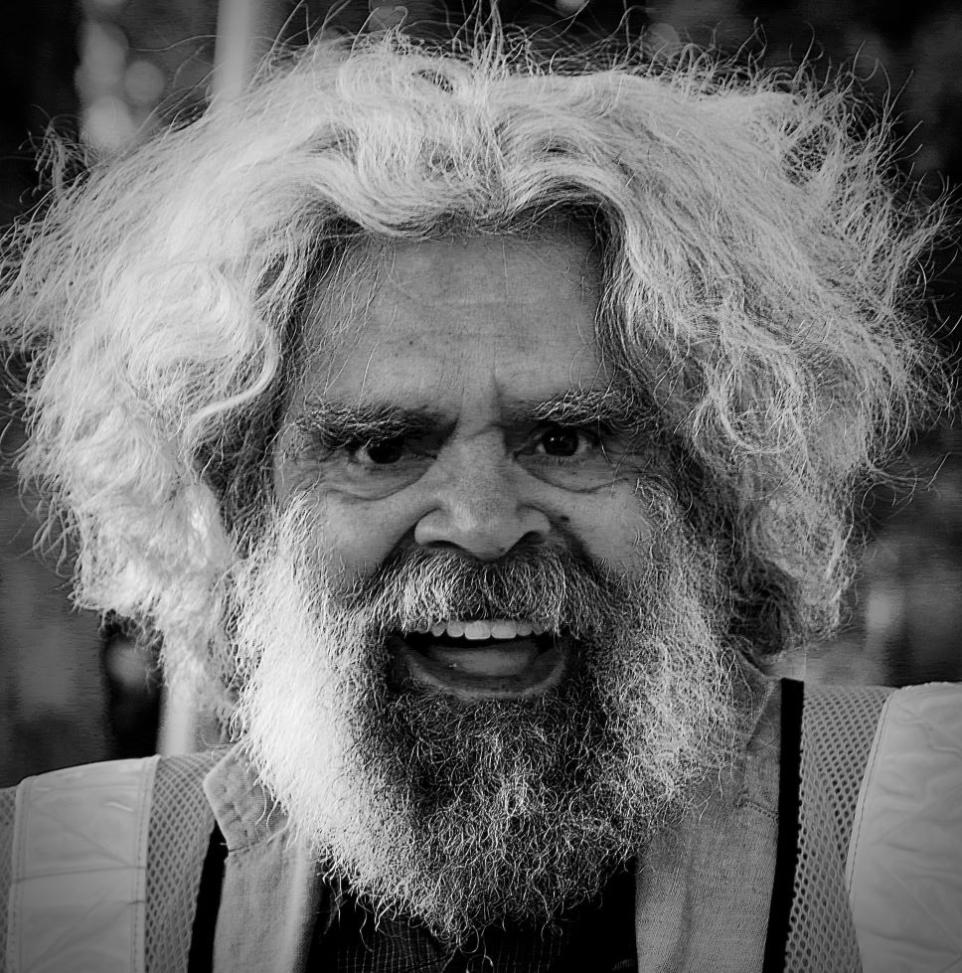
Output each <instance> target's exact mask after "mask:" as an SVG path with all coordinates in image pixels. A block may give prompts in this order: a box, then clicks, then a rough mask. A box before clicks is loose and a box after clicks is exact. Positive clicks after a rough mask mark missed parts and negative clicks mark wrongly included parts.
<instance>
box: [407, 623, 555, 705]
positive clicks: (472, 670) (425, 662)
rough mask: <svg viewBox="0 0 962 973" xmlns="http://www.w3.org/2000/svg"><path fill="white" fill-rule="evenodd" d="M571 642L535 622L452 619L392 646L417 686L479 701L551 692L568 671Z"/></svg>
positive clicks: (424, 629) (408, 635) (409, 633)
mask: <svg viewBox="0 0 962 973" xmlns="http://www.w3.org/2000/svg"><path fill="white" fill-rule="evenodd" d="M568 641H569V640H568V639H566V638H565V637H564V636H563V635H561V634H559V633H558V632H554V631H548V630H546V628H545V626H544V625H540V624H538V623H536V622H529V621H511V620H507V619H484V620H474V621H465V620H460V619H452V620H449V621H445V622H439V623H436V624H434V625H432V626H431V627H430V628H428V627H427V626H422V627H421V630H419V631H417V632H403V633H398V634H396V635H392V636H391V637H390V638H389V640H388V644H389V646H390V647H391V648H393V649H394V650H395V651H396V653H397V654H398V656H399V658H400V660H401V661H403V663H404V666H405V668H406V670H407V674H408V675H410V676H411V677H412V678H413V679H414V680H415V681H416V682H420V683H422V684H425V685H428V686H430V687H433V688H434V689H440V690H442V691H445V692H449V693H453V694H454V695H458V696H463V697H470V698H477V697H480V696H496V697H515V696H526V695H532V694H535V693H540V692H544V691H545V690H547V689H549V688H551V686H553V685H555V684H556V683H557V682H558V681H559V680H560V678H561V675H562V673H563V670H564V668H565V661H566V659H567V656H568V652H567V647H568Z"/></svg>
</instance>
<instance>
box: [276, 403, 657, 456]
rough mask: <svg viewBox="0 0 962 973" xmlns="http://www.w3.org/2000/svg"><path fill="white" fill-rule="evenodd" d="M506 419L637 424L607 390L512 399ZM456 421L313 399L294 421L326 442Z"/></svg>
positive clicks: (441, 430)
mask: <svg viewBox="0 0 962 973" xmlns="http://www.w3.org/2000/svg"><path fill="white" fill-rule="evenodd" d="M505 419H506V421H507V423H508V424H517V425H525V424H531V425H536V424H538V423H553V424H557V425H559V426H581V427H594V428H597V427H601V428H606V429H612V430H616V431H618V430H627V429H630V428H633V427H634V426H636V425H637V424H638V419H639V416H638V415H637V410H635V409H633V408H632V406H631V404H630V402H629V401H628V399H627V398H626V397H625V396H623V395H621V394H620V393H619V392H615V391H612V390H597V389H588V390H581V389H577V390H571V391H568V392H564V393H563V394H561V395H557V396H553V397H551V398H549V399H542V400H538V401H532V402H517V403H514V404H512V405H511V406H510V407H509V408H507V409H506V410H505ZM455 425H456V422H455V420H454V419H452V417H451V416H448V415H445V414H443V413H440V412H438V411H436V410H432V409H428V408H411V407H403V406H397V405H390V404H386V403H359V404H353V405H346V404H343V403H339V402H334V401H329V400H321V399H315V400H311V401H309V402H308V403H305V406H304V410H303V412H302V413H301V415H299V416H298V418H297V419H296V420H295V427H296V428H297V430H298V432H300V433H301V434H302V435H307V436H309V437H311V438H314V439H318V440H320V441H321V442H322V443H324V444H325V445H329V446H332V447H333V446H339V445H344V444H345V443H348V442H370V441H374V440H382V439H389V438H402V437H416V436H427V435H442V436H443V435H446V434H447V433H449V432H451V431H452V430H453V428H454V426H455Z"/></svg>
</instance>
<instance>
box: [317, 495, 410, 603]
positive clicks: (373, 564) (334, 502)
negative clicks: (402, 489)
mask: <svg viewBox="0 0 962 973" xmlns="http://www.w3.org/2000/svg"><path fill="white" fill-rule="evenodd" d="M396 508H397V504H395V503H392V502H391V499H390V498H389V499H386V500H375V501H371V500H358V499H356V498H350V497H346V496H345V495H343V494H339V493H329V494H326V495H323V496H319V497H317V498H316V499H314V500H313V502H312V505H311V508H310V509H311V516H312V518H313V522H314V524H315V526H314V544H315V546H316V549H317V552H318V555H319V556H321V557H324V558H326V559H328V560H329V564H330V565H331V570H333V571H334V573H335V574H340V575H341V578H342V580H343V581H344V583H346V584H350V583H351V582H353V581H355V580H357V579H359V578H364V577H367V575H369V574H371V573H372V572H373V571H375V570H376V569H377V568H378V567H379V566H380V565H381V563H382V562H383V561H384V560H385V558H387V556H388V555H389V554H390V553H391V552H392V551H393V550H394V549H395V547H397V545H398V544H399V543H400V542H401V540H402V539H403V538H404V536H405V535H406V534H408V533H409V532H411V531H413V528H414V524H413V523H409V521H410V520H411V518H410V517H408V516H405V512H404V511H401V510H398V509H396Z"/></svg>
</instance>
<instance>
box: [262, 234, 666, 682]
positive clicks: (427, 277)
mask: <svg viewBox="0 0 962 973" xmlns="http://www.w3.org/2000/svg"><path fill="white" fill-rule="evenodd" d="M379 270H380V273H379V274H378V280H377V282H376V284H375V286H374V287H373V290H372V291H371V292H370V303H369V304H367V306H366V307H364V308H363V310H361V311H360V312H359V318H360V319H359V320H358V321H357V323H356V327H355V328H354V329H352V330H351V331H350V332H349V334H348V335H347V336H345V337H344V338H343V339H342V340H341V341H340V342H339V343H338V344H337V346H336V349H335V351H334V354H333V356H325V357H324V358H323V359H316V360H314V361H313V362H312V363H311V365H310V367H309V368H308V370H307V373H306V375H305V377H304V380H303V384H302V386H301V387H300V388H299V389H298V390H297V393H296V395H295V398H294V403H293V406H292V408H291V409H290V411H289V414H288V416H287V419H286V422H285V432H284V435H283V438H282V445H281V449H280V450H279V451H278V454H277V455H278V461H277V466H276V480H277V495H278V502H279V504H280V506H281V507H283V506H284V505H285V504H286V502H287V501H288V500H289V498H290V497H291V496H292V495H295V494H301V495H303V496H304V498H305V499H306V500H307V502H308V503H309V504H310V505H311V506H312V507H313V508H314V514H313V519H314V521H315V523H316V524H317V525H318V529H317V539H316V543H317V547H318V550H322V551H324V552H325V554H326V555H327V556H329V557H331V558H332V561H333V564H334V568H333V572H334V579H333V580H334V581H335V583H338V584H340V585H344V586H350V585H353V584H355V583H356V582H357V581H359V580H360V579H364V578H366V577H368V576H370V575H371V574H372V573H373V572H374V571H376V570H377V569H378V568H379V567H380V566H381V565H383V564H384V562H385V561H386V560H387V559H388V558H389V557H390V556H392V555H396V554H397V553H398V552H405V551H407V552H410V551H414V550H422V551H428V552H430V551H438V552H440V551H444V552H453V553H456V554H458V555H459V556H461V557H463V558H465V559H467V560H469V561H471V562H483V563H493V562H497V561H498V560H499V559H501V558H503V557H505V556H506V555H508V554H509V553H510V552H512V551H515V550H518V549H530V550H533V551H537V550H539V549H546V548H551V549H554V550H566V551H570V550H571V549H572V548H573V547H574V548H580V550H581V551H583V552H584V553H585V554H586V555H587V556H588V557H589V558H590V559H592V560H593V561H594V562H595V563H597V564H599V565H602V566H605V567H610V568H611V569H613V570H616V571H623V570H625V569H626V568H627V567H629V566H631V565H633V564H634V563H635V561H636V559H637V557H638V552H639V549H640V548H641V545H643V544H644V542H645V541H646V539H647V536H648V526H647V524H646V521H645V517H644V512H643V510H642V509H640V507H639V502H638V500H637V498H636V497H635V483H636V480H637V477H638V475H639V473H640V471H641V466H642V464H643V463H644V461H645V460H646V458H647V454H646V452H645V446H646V444H645V443H644V441H638V440H633V441H632V442H629V437H628V435H627V431H626V427H627V420H628V414H627V407H626V405H625V402H624V399H623V398H622V397H621V396H619V395H618V394H617V393H616V392H615V390H614V389H613V388H612V385H611V380H610V377H609V375H608V373H607V371H606V370H605V368H604V365H603V364H602V362H601V361H600V360H599V356H598V353H597V349H596V346H595V341H594V336H593V330H594V316H595V311H596V308H597V302H598V271H597V267H596V266H595V264H594V262H593V261H592V260H591V259H590V257H589V255H588V253H587V249H586V247H585V246H584V244H583V243H582V242H581V241H578V240H575V239H572V238H569V237H566V236H562V235H560V234H556V235H550V236H545V237H541V238H538V239H535V240H522V239H517V238H502V237H497V238H492V237H487V238H476V239H470V240H464V241H432V242H425V243H403V244H400V245H398V246H396V247H392V248H390V249H389V250H388V251H387V252H386V254H385V255H384V258H383V262H382V265H381V267H380V268H379ZM423 621H426V622H430V623H431V625H432V628H431V630H430V631H428V632H422V633H408V632H399V633H396V634H397V638H396V639H395V641H394V643H393V646H394V648H395V651H396V653H397V657H398V658H397V663H398V666H397V669H398V671H399V672H400V673H406V674H408V675H410V676H411V677H412V678H413V679H415V680H417V681H418V682H420V683H422V684H424V685H425V686H430V687H432V688H433V689H435V690H439V691H441V692H447V693H451V694H454V695H457V696H461V697H464V698H470V697H474V698H478V697H483V696H499V697H502V698H509V697H512V696H520V695H525V694H528V695H530V694H534V693H539V692H543V691H545V690H546V689H548V688H550V687H551V686H553V685H556V684H557V682H558V681H559V679H560V678H561V676H562V674H563V672H564V670H565V668H566V666H567V665H569V664H570V663H571V661H572V660H571V658H570V656H571V649H572V647H571V645H570V644H569V643H567V642H566V641H565V640H563V639H560V640H559V639H557V638H553V637H552V636H553V634H554V633H551V632H550V631H545V626H546V624H548V622H549V621H550V620H549V619H545V618H544V617H537V616H535V617H531V618H524V619H513V618H504V617H477V616H474V615H471V616H468V615H460V616H458V617H452V618H436V619H435V618H432V619H427V620H423ZM542 633H543V634H542Z"/></svg>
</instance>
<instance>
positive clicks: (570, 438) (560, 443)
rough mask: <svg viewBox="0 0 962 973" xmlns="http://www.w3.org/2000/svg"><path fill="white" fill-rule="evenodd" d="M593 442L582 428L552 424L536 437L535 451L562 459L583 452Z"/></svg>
mask: <svg viewBox="0 0 962 973" xmlns="http://www.w3.org/2000/svg"><path fill="white" fill-rule="evenodd" d="M594 443H595V440H594V438H593V437H592V436H590V435H589V434H588V433H586V432H585V431H584V430H583V429H576V428H574V427H571V426H554V427H552V428H551V429H548V430H546V431H545V432H543V433H542V434H541V436H540V437H539V438H538V441H537V443H536V445H535V452H538V453H542V454H543V455H545V456H556V457H559V458H562V459H563V458H566V457H570V456H577V455H578V454H579V453H583V452H584V451H585V450H586V449H588V448H589V447H590V446H592V445H594Z"/></svg>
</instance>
